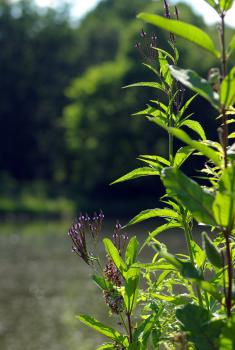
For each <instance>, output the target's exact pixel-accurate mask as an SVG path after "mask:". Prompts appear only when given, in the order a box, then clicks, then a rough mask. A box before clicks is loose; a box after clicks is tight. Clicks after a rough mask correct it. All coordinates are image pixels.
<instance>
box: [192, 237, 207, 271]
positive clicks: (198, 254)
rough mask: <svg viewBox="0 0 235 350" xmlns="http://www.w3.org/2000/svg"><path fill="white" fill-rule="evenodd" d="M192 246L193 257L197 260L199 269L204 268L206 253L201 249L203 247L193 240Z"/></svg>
mask: <svg viewBox="0 0 235 350" xmlns="http://www.w3.org/2000/svg"><path fill="white" fill-rule="evenodd" d="M190 244H191V247H192V251H193V256H194V258H195V262H196V264H197V267H202V266H203V265H204V263H205V261H206V254H205V252H204V251H203V250H202V249H201V247H200V246H199V245H198V244H197V243H196V242H195V241H193V240H191V241H190Z"/></svg>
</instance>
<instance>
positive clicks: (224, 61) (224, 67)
mask: <svg viewBox="0 0 235 350" xmlns="http://www.w3.org/2000/svg"><path fill="white" fill-rule="evenodd" d="M220 18H221V29H220V40H221V51H222V52H221V66H222V67H221V68H222V78H224V77H225V75H226V71H227V57H226V47H225V21H224V18H225V12H222V13H221V15H220Z"/></svg>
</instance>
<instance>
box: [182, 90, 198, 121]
mask: <svg viewBox="0 0 235 350" xmlns="http://www.w3.org/2000/svg"><path fill="white" fill-rule="evenodd" d="M197 95H198V94H195V95H193V96H192V97H190V99H188V100H187V101H186V102H185V103H184V105H183V107H181V109H180V113H179V116H180V118H181V117H182V116H183V115H184V113H185V112H186V110H187V108H188V107H189V106H190V104H191V103H192V102H193V100H194V99H195V98H196V97H197Z"/></svg>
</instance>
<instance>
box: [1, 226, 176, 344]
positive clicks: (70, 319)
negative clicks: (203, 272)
mask: <svg viewBox="0 0 235 350" xmlns="http://www.w3.org/2000/svg"><path fill="white" fill-rule="evenodd" d="M69 226H70V222H67V223H50V222H49V223H48V222H41V223H27V224H25V223H24V224H19V223H18V224H2V225H1V227H0V279H1V289H0V349H3V350H45V349H47V350H75V349H76V350H80V349H83V350H94V349H95V346H96V345H98V344H100V342H101V341H102V338H99V335H98V334H96V333H94V332H92V331H90V330H89V329H88V328H86V326H83V325H81V324H80V323H79V321H77V320H76V319H75V315H76V314H78V313H88V314H91V315H94V316H95V317H96V318H99V319H100V320H105V322H106V323H110V320H109V319H108V310H107V308H106V307H104V304H103V302H102V295H101V293H100V292H99V291H98V290H97V288H96V286H95V285H94V284H93V283H92V282H91V281H90V279H89V274H90V270H89V268H88V267H87V266H86V265H85V264H84V263H83V262H82V261H80V260H79V259H78V258H77V257H76V256H74V255H73V254H71V249H70V248H71V244H70V241H69V239H68V238H67V235H66V234H65V233H66V232H67V230H68V227H69ZM107 231H109V232H110V230H107ZM145 232H146V231H145ZM142 233H143V231H142ZM166 235H167V237H168V238H169V241H170V245H171V247H172V249H173V250H174V251H179V250H180V246H181V244H182V243H181V242H182V241H183V237H182V234H180V233H178V232H177V233H175V235H174V236H173V235H172V234H170V233H167V234H166ZM176 236H178V237H177V239H175V238H176ZM180 236H181V237H180ZM173 237H175V238H174V239H172V238H173Z"/></svg>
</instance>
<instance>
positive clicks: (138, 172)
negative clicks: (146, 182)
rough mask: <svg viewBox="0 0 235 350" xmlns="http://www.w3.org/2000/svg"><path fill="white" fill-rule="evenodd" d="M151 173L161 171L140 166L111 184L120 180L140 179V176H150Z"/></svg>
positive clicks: (157, 173) (156, 173)
mask: <svg viewBox="0 0 235 350" xmlns="http://www.w3.org/2000/svg"><path fill="white" fill-rule="evenodd" d="M150 175H151V176H153V175H159V171H158V170H157V169H153V168H150V167H143V168H138V169H135V170H132V171H131V172H129V173H128V174H126V175H123V176H121V177H120V178H119V179H117V180H115V181H114V182H112V183H111V185H114V184H117V183H119V182H124V181H128V180H133V179H138V178H139V177H143V176H150Z"/></svg>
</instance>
